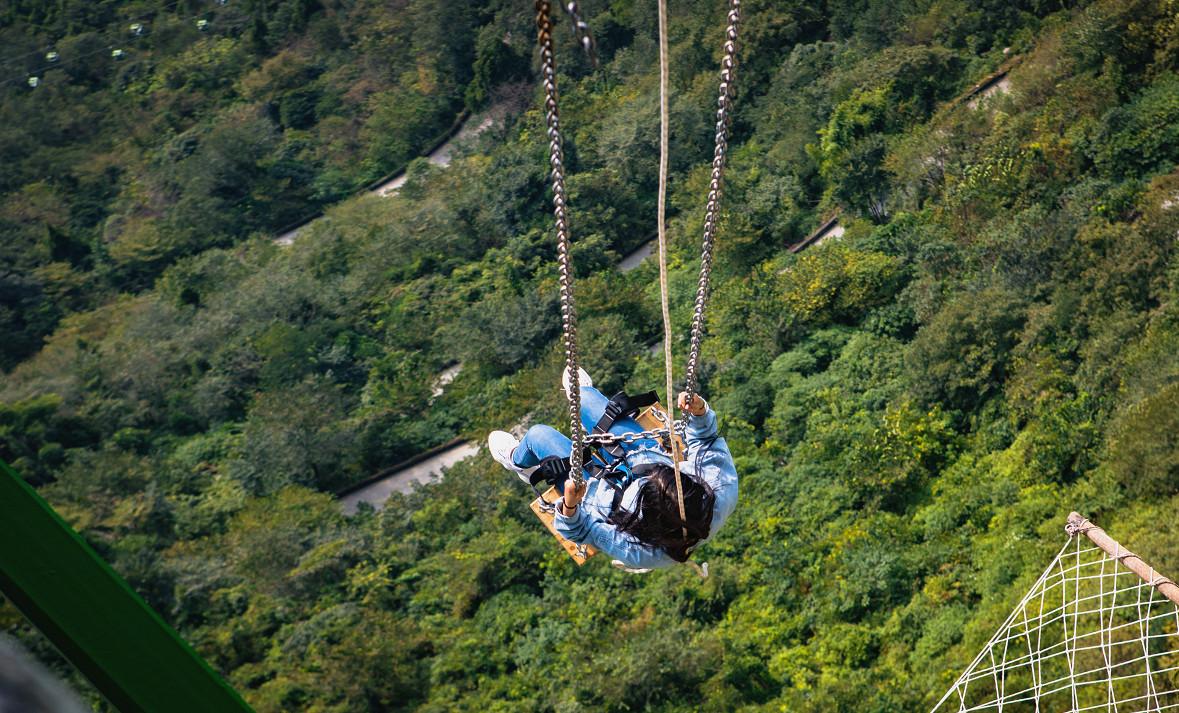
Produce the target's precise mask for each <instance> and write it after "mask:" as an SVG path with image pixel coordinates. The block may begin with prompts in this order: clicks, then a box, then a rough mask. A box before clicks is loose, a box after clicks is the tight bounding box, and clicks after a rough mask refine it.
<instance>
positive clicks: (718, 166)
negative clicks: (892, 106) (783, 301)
mask: <svg viewBox="0 0 1179 713" xmlns="http://www.w3.org/2000/svg"><path fill="white" fill-rule="evenodd" d="M740 21H741V0H729V26H728V29H727V30H726V31H725V56H724V59H723V60H722V61H721V73H720V76H721V81H720V93H719V97H718V98H717V110H716V148H715V149H714V151H713V155H712V177H711V180H710V181H709V184H708V204H707V206H706V208H705V213H704V241H703V246H702V247H701V250H700V282H699V284H698V286H697V288H696V305H695V309H694V312H693V314H692V338H691V341H690V342H689V346H688V366H687V370H686V372H685V375H684V391H686V392H687V393H688V401H689V403H690V402H691V400H692V398H693V397H694V396H695V395H696V389H697V387H698V386H699V374H698V370H699V366H700V344H701V342H702V341H703V339H704V313H705V310H706V309H707V308H708V298H709V293H710V281H711V279H712V250H713V244H714V242H715V239H716V230H717V223H718V222H719V220H720V218H719V215H718V214H719V212H720V201H721V188H722V181H723V179H724V175H725V161H726V158H727V156H728V148H729V124H730V123H731V121H732V114H731V110H732V103H733V87H734V83H733V79H734V77H735V75H736V69H737V27H738V25H739V24H740ZM688 418H689V414H688V413H687V411H685V412H684V418H683V420H684V422H685V423H686V422H687V420H688Z"/></svg>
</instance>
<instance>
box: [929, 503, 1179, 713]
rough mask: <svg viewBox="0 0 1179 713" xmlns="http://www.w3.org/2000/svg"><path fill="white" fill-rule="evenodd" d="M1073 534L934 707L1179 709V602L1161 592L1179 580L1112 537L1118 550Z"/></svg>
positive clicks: (1013, 712)
mask: <svg viewBox="0 0 1179 713" xmlns="http://www.w3.org/2000/svg"><path fill="white" fill-rule="evenodd" d="M1071 524H1072V523H1071V521H1070V525H1071ZM1085 524H1086V525H1088V526H1089V529H1091V530H1096V531H1097V532H1100V530H1099V529H1098V528H1096V527H1093V526H1092V525H1091V524H1089V523H1088V522H1087V521H1085ZM1069 532H1070V534H1071V537H1070V540H1069V541H1068V542H1067V543H1065V545H1064V547H1063V548H1061V550H1060V553H1059V554H1057V556H1056V559H1054V560H1053V561H1052V564H1050V565H1049V566H1048V568H1047V569H1045V570H1044V573H1043V574H1042V575H1040V578H1039V579H1038V580H1037V581H1036V583H1035V585H1033V586H1032V588H1031V590H1029V591H1028V593H1027V594H1026V595H1025V596H1024V598H1023V600H1022V601H1020V603H1019V605H1018V606H1016V607H1015V610H1014V611H1012V612H1011V615H1010V616H1009V617H1008V618H1007V621H1006V622H1005V623H1004V624H1003V625H1002V626H1001V627H1000V628H999V630H998V631H997V632H996V633H995V635H994V636H993V637H992V638H991V640H990V642H988V643H987V645H986V646H985V647H984V648H983V650H982V651H980V652H979V654H978V656H977V657H975V659H974V662H973V663H971V665H970V666H969V667H968V668H967V669H966V671H965V672H963V673H962V675H961V676H959V677H958V680H957V681H956V682H955V683H954V685H953V686H952V687H951V688H950V690H948V691H946V694H945V695H944V696H943V697H942V699H941V700H940V701H939V702H938V704H937V705H936V706H934V708H933V710H934V711H946V712H950V711H959V712H963V711H1009V712H1010V713H1017V712H1019V713H1022V712H1023V711H1036V712H1043V713H1056V712H1058V711H1060V712H1063V711H1068V712H1069V713H1074V712H1075V713H1080V712H1081V711H1116V712H1117V713H1135V712H1137V711H1167V710H1175V711H1179V606H1176V605H1175V603H1173V602H1172V601H1171V600H1170V599H1168V598H1167V596H1164V594H1163V593H1162V592H1160V588H1161V587H1162V586H1163V585H1166V586H1169V587H1172V588H1173V587H1174V585H1173V584H1171V582H1170V580H1168V579H1166V578H1163V577H1161V576H1157V575H1156V574H1155V573H1154V570H1153V569H1151V570H1150V571H1149V576H1148V577H1144V576H1140V575H1139V574H1136V573H1135V572H1134V571H1132V570H1131V569H1130V568H1129V567H1127V560H1128V559H1129V558H1134V559H1136V560H1138V561H1139V562H1141V560H1140V559H1138V558H1137V556H1136V555H1134V554H1132V553H1130V552H1129V551H1126V550H1123V549H1121V547H1120V545H1117V543H1114V542H1113V541H1112V540H1108V538H1107V537H1105V535H1104V533H1101V536H1102V537H1103V538H1105V539H1106V540H1108V542H1109V543H1111V544H1112V547H1109V549H1110V550H1112V551H1107V550H1106V549H1103V548H1102V547H1099V546H1097V545H1096V544H1094V542H1093V541H1091V540H1090V538H1089V537H1086V535H1087V534H1088V532H1089V530H1087V529H1084V528H1074V529H1071V530H1069ZM1107 546H1108V545H1107Z"/></svg>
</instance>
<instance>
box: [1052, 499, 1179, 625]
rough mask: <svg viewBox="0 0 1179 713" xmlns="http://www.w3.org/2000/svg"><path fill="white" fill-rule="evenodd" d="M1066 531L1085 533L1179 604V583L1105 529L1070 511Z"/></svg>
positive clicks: (1072, 533) (1074, 533)
mask: <svg viewBox="0 0 1179 713" xmlns="http://www.w3.org/2000/svg"><path fill="white" fill-rule="evenodd" d="M1064 531H1065V532H1067V533H1068V534H1069V535H1070V536H1072V537H1075V536H1077V535H1080V534H1084V535H1085V537H1088V538H1089V539H1090V540H1091V541H1092V542H1093V544H1095V545H1097V546H1098V547H1100V548H1101V549H1102V550H1104V551H1105V553H1106V554H1108V555H1109V556H1110V557H1112V558H1114V559H1115V560H1117V561H1118V562H1120V563H1121V564H1123V565H1125V566H1126V569H1128V570H1130V571H1131V572H1133V573H1134V574H1136V575H1138V576H1139V577H1141V578H1142V581H1144V582H1146V583H1147V584H1149V585H1150V586H1152V587H1154V588H1155V589H1157V590H1159V594H1162V595H1163V596H1164V597H1166V598H1167V599H1170V600H1171V601H1172V602H1174V603H1175V604H1176V605H1179V585H1177V584H1175V583H1174V582H1173V581H1171V580H1170V579H1168V578H1167V577H1164V576H1163V575H1161V574H1159V573H1158V572H1156V571H1155V570H1154V567H1151V566H1150V565H1148V564H1147V563H1146V562H1145V561H1143V559H1142V558H1141V557H1139V556H1138V555H1136V554H1134V553H1133V552H1131V551H1130V550H1127V549H1126V548H1124V547H1122V546H1121V545H1119V544H1118V543H1117V541H1116V540H1114V539H1113V538H1112V537H1110V536H1109V535H1107V534H1106V533H1105V530H1102V529H1101V528H1100V527H1098V526H1096V525H1094V524H1093V523H1091V522H1089V521H1088V520H1086V519H1085V518H1084V517H1082V516H1081V515H1079V514H1078V513H1075V512H1074V513H1069V516H1068V524H1066V525H1065V526H1064Z"/></svg>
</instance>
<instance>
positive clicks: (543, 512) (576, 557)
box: [529, 403, 686, 566]
mask: <svg viewBox="0 0 1179 713" xmlns="http://www.w3.org/2000/svg"><path fill="white" fill-rule="evenodd" d="M657 412H658V413H660V414H663V413H667V412H666V411H664V409H663V406H662V405H660V404H659V403H654V404H652V405H650V406H648V407H647V408H645V409H643V410H642V411H640V412H639V415H638V416H636V417H635V420H636V421H638V423H639V425H640V426H642V428H643V430H653V429H656V428H663V427H664V425H663V421H662V420H661V419H660V417H659V416H657V415H656V413H657ZM672 438H674V439H676V445H677V448H678V452H680V453H685V452H686V450H685V448H684V442H683V439H681V438H680V436H679V434H678V433H676V434H673V435H672ZM664 445H666V444H664ZM560 499H561V494H560V493H558V492H557V488H556V487H555V486H549V489H548V490H546V491H544V492H543V493H541V494H540V497H538V498H536V499H535V500H533V501H532V504H531V505H530V506H529V507H531V508H532V512H533V513H535V514H536V516H537V517H538V518H540V521H541V522H543V523H544V526H545V527H547V528H548V529H549V532H550V533H552V535H553V537H555V538H557V542H559V543H561V547H563V548H564V549H565V552H567V553H568V554H569V556H570V557H572V558H573V561H574V562H576V563H577V564H578V566H580V565H583V564H585V563H586V561H587V560H588V559H589V558H590V557H593V556H594V555H596V554H597V553H598V549H597V548H596V547H594V546H593V545H579V544H577V543H576V542H572V541H570V540H567V539H565V538H564V537H561V535H559V534H557V528H556V526H555V525H554V524H553V514H554V512H555V511H556V507H557V501H558V500H560Z"/></svg>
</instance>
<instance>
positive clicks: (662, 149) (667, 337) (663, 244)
mask: <svg viewBox="0 0 1179 713" xmlns="http://www.w3.org/2000/svg"><path fill="white" fill-rule="evenodd" d="M658 4H659V199H658V208H657V212H658V218H657V220H658V223H657V226H656V227H657V228H658V234H659V302H660V305H661V306H662V308H663V373H664V376H665V377H666V381H665V385H666V387H667V391H666V392H665V393H666V394H667V400H668V402H669V403H668V404H667V415H668V421H674V420H675V408H676V406H677V404H676V403H675V398H674V397H673V394H674V393H675V391H674V388H673V387H674V380H673V379H672V376H673V374H672V371H673V369H672V360H671V306H670V298H669V297H668V289H667V220H666V217H667V216H666V211H667V158H668V156H667V149H668V144H669V141H668V136H669V134H670V133H671V126H670V121H669V117H668V111H667V76H668V71H667V0H659V2H658ZM684 419H685V421H686V420H687V416H686V415H685V416H684ZM668 425H670V423H669V424H668ZM668 441H670V442H671V466H672V469H673V470H675V497H676V504H677V505H679V510H680V532H682V533H683V535H684V542H687V541H688V526H687V524H688V515H687V511H686V510H685V509H684V480H683V476H682V475H681V474H680V451H679V442H678V441H676V439H674V438H668Z"/></svg>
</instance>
